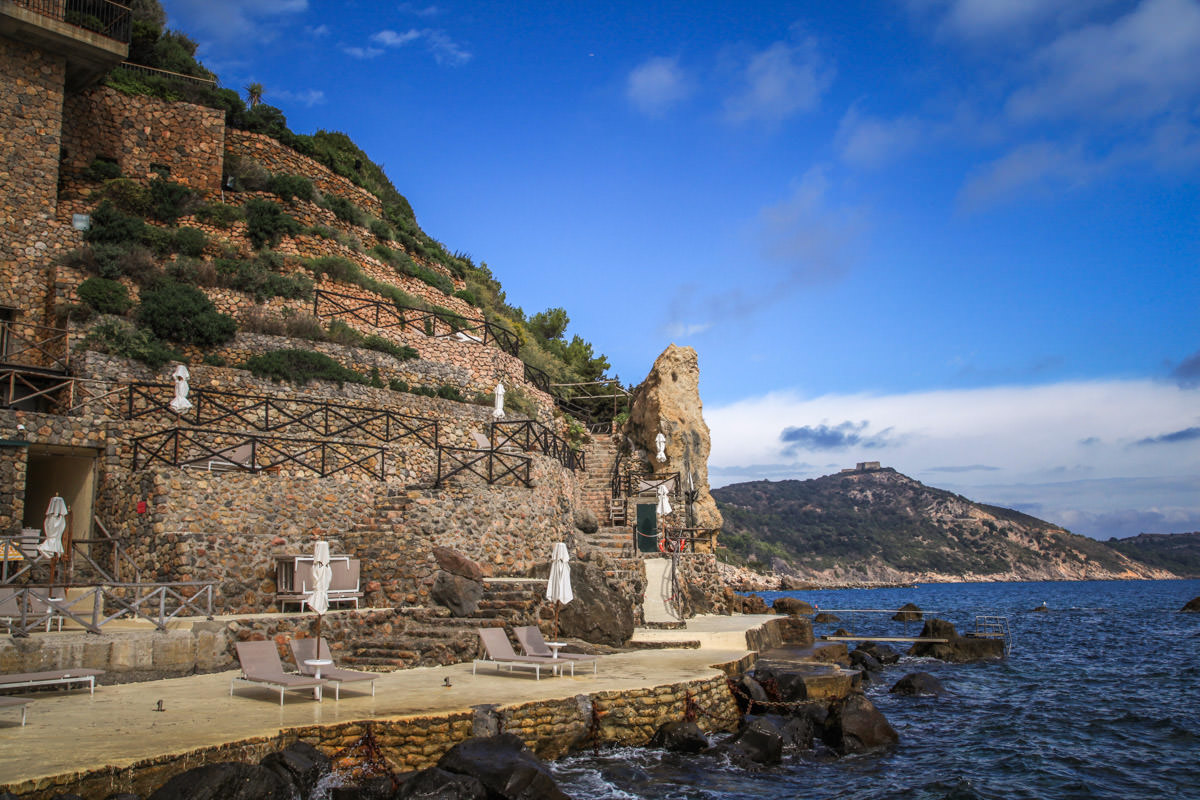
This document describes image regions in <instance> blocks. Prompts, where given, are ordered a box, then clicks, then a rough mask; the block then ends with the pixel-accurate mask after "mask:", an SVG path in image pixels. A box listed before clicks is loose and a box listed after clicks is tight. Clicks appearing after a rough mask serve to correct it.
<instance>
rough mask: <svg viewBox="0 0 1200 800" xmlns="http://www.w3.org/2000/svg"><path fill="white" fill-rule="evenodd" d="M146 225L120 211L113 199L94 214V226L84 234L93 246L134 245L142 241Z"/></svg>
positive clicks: (106, 201)
mask: <svg viewBox="0 0 1200 800" xmlns="http://www.w3.org/2000/svg"><path fill="white" fill-rule="evenodd" d="M145 232H146V223H145V222H144V221H142V220H141V219H139V218H138V217H134V216H131V215H129V214H125V213H123V212H122V211H120V210H118V208H117V206H116V205H115V204H114V203H113V201H112V200H111V199H107V198H106V199H105V200H103V201H102V202H101V203H100V206H99V207H98V208H97V209H96V210H95V211H93V212H92V224H91V227H89V228H88V229H87V230H86V231H85V232H84V234H83V238H84V241H87V242H91V243H92V244H100V243H103V244H132V243H136V242H140V241H142V236H143V235H144V234H145Z"/></svg>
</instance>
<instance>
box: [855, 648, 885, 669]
mask: <svg viewBox="0 0 1200 800" xmlns="http://www.w3.org/2000/svg"><path fill="white" fill-rule="evenodd" d="M850 666H852V667H858V668H859V669H863V670H866V671H867V672H881V671H882V670H883V664H880V663H879V659H877V658H876V657H875V656H873V655H871V654H870V653H869V652H867V651H866V650H863V649H862V648H859V649H857V650H855V651H854V652H852V653H851V654H850Z"/></svg>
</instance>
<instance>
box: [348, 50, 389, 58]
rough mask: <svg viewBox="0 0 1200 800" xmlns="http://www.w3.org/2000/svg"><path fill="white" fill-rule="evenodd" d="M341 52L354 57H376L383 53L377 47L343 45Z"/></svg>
mask: <svg viewBox="0 0 1200 800" xmlns="http://www.w3.org/2000/svg"><path fill="white" fill-rule="evenodd" d="M342 52H344V53H345V54H346V55H350V56H354V57H355V58H376V57H377V56H381V55H383V50H381V49H380V48H378V47H343V48H342Z"/></svg>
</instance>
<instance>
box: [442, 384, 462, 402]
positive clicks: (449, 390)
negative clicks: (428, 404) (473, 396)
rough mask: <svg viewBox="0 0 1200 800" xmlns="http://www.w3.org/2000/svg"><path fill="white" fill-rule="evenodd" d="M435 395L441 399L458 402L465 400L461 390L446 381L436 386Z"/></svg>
mask: <svg viewBox="0 0 1200 800" xmlns="http://www.w3.org/2000/svg"><path fill="white" fill-rule="evenodd" d="M437 396H438V397H440V398H442V399H443V400H454V401H455V402H458V403H463V402H466V399H465V398H464V397H463V393H462V390H461V389H459V388H458V387H457V386H451V385H450V384H448V383H447V384H443V385H441V386H439V387H438V388H437Z"/></svg>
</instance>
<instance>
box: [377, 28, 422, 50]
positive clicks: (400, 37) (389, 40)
mask: <svg viewBox="0 0 1200 800" xmlns="http://www.w3.org/2000/svg"><path fill="white" fill-rule="evenodd" d="M420 38H421V32H420V31H417V30H412V29H410V30H407V31H405V32H404V33H396V32H395V31H390V30H382V31H379V32H377V33H373V34H371V41H372V42H375V43H376V44H380V45H383V46H384V47H403V46H404V45H406V44H408V43H409V42H411V41H414V40H416V39H420Z"/></svg>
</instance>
